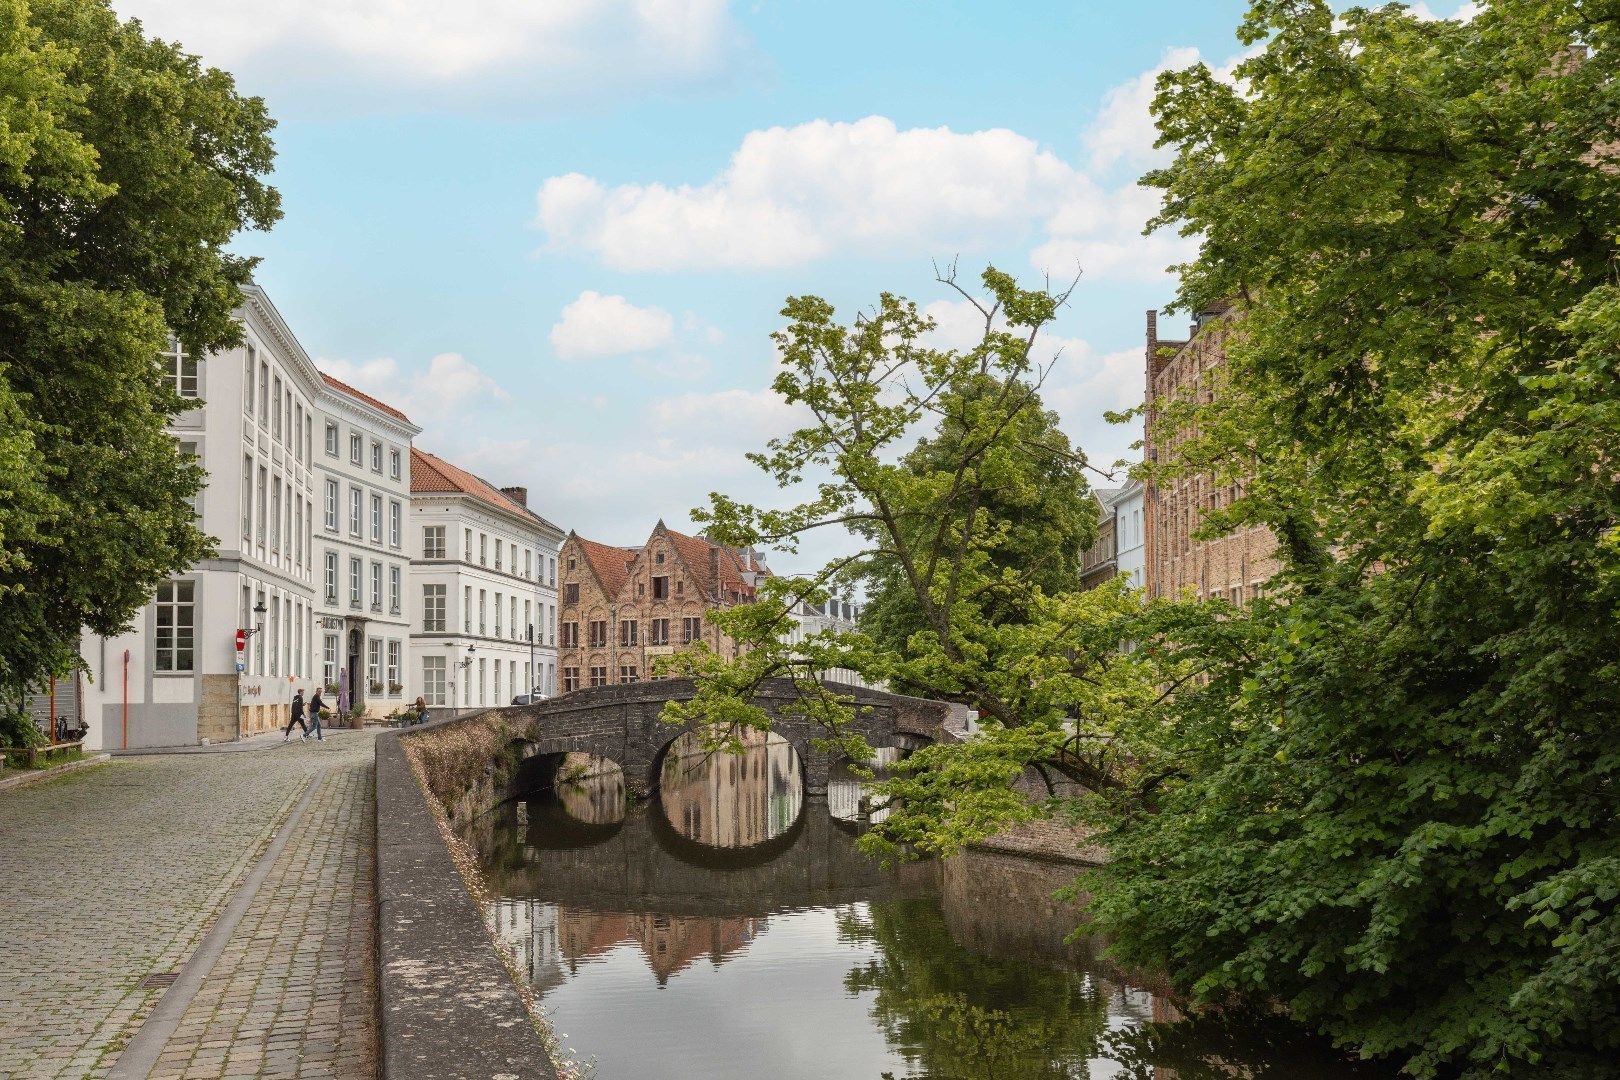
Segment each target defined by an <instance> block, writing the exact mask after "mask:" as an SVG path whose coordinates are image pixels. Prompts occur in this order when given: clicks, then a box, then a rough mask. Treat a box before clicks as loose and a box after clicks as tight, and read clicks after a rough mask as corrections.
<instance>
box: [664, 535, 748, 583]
mask: <svg viewBox="0 0 1620 1080" xmlns="http://www.w3.org/2000/svg"><path fill="white" fill-rule="evenodd" d="M664 532H665V533H667V534H668V536H669V540H670V543H672V544H674V545H675V550H676V551H678V552H680V555H681V559H682V560H683V561H684V562H685V563H686V565H687V568H688V569H690V570H691V571H692V576H693V577H695V578H697V581H698V587H699V588H700V589H702V590H703V594H704V595H705V596H713V595H715V592H716V589H715V581H714V571H715V570H718V571H719V572H720V585H719V592H720V593H722V594H724V593H727V592H736V593H739V594H741V595H742V596H745V597H751V596H753V595H754V587H753V586H752V585H750V584H748V583H747V582H746V581H745V580H743V576H742V575H743V572H744V571H745V570H747V569H750V567H748V566H745V565H744V563H745V561H746V560H745V557H744V556H743V554H742V553H741V552H739V551H737V550H736V549H735V548H729V547H726V546H725V545H724V544H716V543H715V542H714V541H712V540H709V539H707V538H706V537H702V536H687V535H686V534H685V533H678V532H676V531H675V530H674V529H671V528H669V527H667V526H666V527H665V528H664ZM710 552H713V553H714V555H715V559H714V562H713V563H712V564H711V563H710V561H709V553H710ZM724 598H725V597H724V596H723V595H722V599H724Z"/></svg>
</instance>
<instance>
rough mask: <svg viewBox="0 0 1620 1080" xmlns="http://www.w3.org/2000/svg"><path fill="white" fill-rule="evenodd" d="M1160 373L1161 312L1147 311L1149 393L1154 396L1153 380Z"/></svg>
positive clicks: (1155, 310) (1149, 395)
mask: <svg viewBox="0 0 1620 1080" xmlns="http://www.w3.org/2000/svg"><path fill="white" fill-rule="evenodd" d="M1158 374H1159V312H1158V310H1157V309H1154V310H1150V311H1149V312H1148V313H1147V384H1148V385H1147V394H1148V397H1150V398H1151V397H1152V396H1153V380H1154V378H1155V377H1157V376H1158Z"/></svg>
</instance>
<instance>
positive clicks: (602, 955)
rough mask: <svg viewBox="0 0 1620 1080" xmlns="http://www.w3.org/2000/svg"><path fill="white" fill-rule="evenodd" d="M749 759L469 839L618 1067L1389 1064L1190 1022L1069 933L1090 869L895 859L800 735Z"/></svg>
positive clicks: (650, 1071)
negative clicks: (848, 816)
mask: <svg viewBox="0 0 1620 1080" xmlns="http://www.w3.org/2000/svg"><path fill="white" fill-rule="evenodd" d="M732 764H733V763H732V762H731V761H729V760H727V759H726V758H725V757H724V756H716V757H706V756H705V755H702V754H700V753H692V752H690V748H688V752H684V753H682V754H681V755H680V756H678V757H676V759H675V761H674V762H673V763H671V762H669V761H667V760H666V763H665V768H666V770H669V771H668V772H667V773H665V774H663V777H662V778H663V781H664V786H665V790H664V792H663V797H662V798H661V799H660V800H659V801H658V802H657V803H656V804H655V805H654V806H652V807H650V808H640V807H631V808H630V809H629V810H628V811H627V810H626V809H625V803H624V799H623V791H622V787H623V777H622V776H619V775H616V772H615V770H610V769H606V768H603V769H599V770H595V771H594V772H593V773H591V774H590V775H583V774H576V775H575V776H573V778H572V779H571V781H570V782H569V783H568V784H562V783H560V784H559V786H558V791H557V797H556V798H554V799H550V800H543V799H537V800H535V801H532V802H530V803H528V804H527V805H526V806H525V807H519V806H518V805H515V804H513V805H509V806H507V807H506V808H505V809H504V810H503V811H502V812H501V813H499V814H496V815H490V816H488V817H486V818H484V819H481V820H480V821H479V822H478V823H476V825H475V827H474V829H473V831H472V833H471V834H470V835H471V838H472V839H473V840H474V842H475V843H476V844H477V846H478V848H479V850H480V852H481V853H482V855H483V858H484V862H485V872H486V876H487V879H488V881H489V884H490V887H491V891H492V892H493V893H494V894H495V895H497V896H498V897H499V899H497V900H496V901H494V902H493V903H492V904H491V906H490V908H489V911H488V917H489V918H490V921H491V923H492V925H493V926H494V927H495V929H496V931H497V933H498V934H499V936H500V938H501V940H502V941H503V942H504V943H505V944H506V946H507V947H508V948H509V949H511V951H512V952H513V954H514V956H515V957H516V958H517V959H518V961H519V963H520V965H521V967H522V969H523V971H524V972H525V974H526V976H527V977H528V979H529V980H530V981H531V982H532V983H533V985H534V987H535V988H536V989H537V990H538V991H539V992H540V995H541V998H542V1001H543V1002H544V1004H545V1006H546V1008H547V1009H548V1011H550V1012H551V1013H552V1015H553V1018H554V1020H555V1021H556V1023H557V1024H558V1026H559V1028H560V1030H562V1031H566V1032H568V1034H569V1039H568V1042H569V1043H570V1045H572V1046H575V1047H577V1048H578V1049H579V1051H580V1053H581V1054H583V1055H584V1056H586V1057H588V1058H589V1057H594V1058H595V1059H596V1061H597V1072H596V1075H597V1076H599V1077H601V1078H602V1080H615V1078H620V1077H638V1076H657V1077H667V1078H681V1077H704V1078H713V1080H731V1078H737V1080H741V1078H744V1077H747V1078H753V1077H759V1076H772V1077H784V1078H793V1077H804V1078H811V1077H815V1078H820V1077H870V1078H872V1080H878V1078H879V1077H881V1076H892V1077H895V1078H900V1077H906V1078H912V1080H923V1078H931V1080H945V1078H959V1080H989V1078H992V1077H995V1078H1020V1080H1021V1078H1056V1077H1060V1078H1075V1080H1078V1078H1082V1077H1084V1078H1102V1077H1128V1078H1131V1080H1206V1078H1208V1080H1215V1078H1232V1077H1256V1078H1259V1077H1264V1078H1281V1077H1307V1078H1323V1080H1332V1078H1339V1077H1356V1076H1366V1075H1375V1074H1374V1073H1372V1072H1370V1071H1364V1070H1358V1069H1356V1068H1353V1067H1352V1066H1350V1065H1348V1064H1346V1063H1344V1062H1343V1061H1341V1060H1339V1059H1338V1058H1337V1057H1336V1056H1335V1055H1334V1054H1333V1053H1332V1052H1331V1051H1330V1050H1329V1049H1328V1048H1326V1047H1323V1046H1322V1045H1320V1044H1318V1043H1315V1042H1313V1041H1311V1040H1309V1039H1304V1038H1301V1036H1300V1034H1299V1032H1298V1031H1297V1030H1295V1029H1293V1028H1292V1027H1290V1026H1288V1025H1286V1024H1283V1023H1280V1022H1277V1021H1275V1020H1255V1019H1253V1018H1249V1017H1236V1016H1232V1017H1227V1018H1224V1019H1214V1020H1199V1021H1195V1022H1187V1021H1182V1020H1180V1018H1179V1017H1178V1016H1177V1015H1176V1013H1175V1010H1174V1009H1173V1008H1172V1007H1171V1006H1170V1005H1169V1003H1168V1001H1167V1000H1166V999H1165V998H1164V997H1163V996H1161V995H1160V994H1159V993H1157V992H1156V991H1155V990H1154V989H1153V988H1151V987H1147V986H1142V985H1138V984H1137V983H1136V982H1134V981H1133V980H1131V979H1129V978H1126V977H1124V976H1122V975H1121V974H1120V973H1119V972H1117V971H1114V970H1113V969H1111V968H1110V967H1109V966H1108V965H1107V964H1106V963H1104V962H1103V961H1102V960H1101V959H1100V957H1099V956H1098V950H1097V949H1096V948H1095V945H1094V943H1093V942H1091V941H1089V940H1086V939H1080V940H1077V941H1074V942H1067V941H1065V938H1066V936H1067V934H1068V932H1069V931H1070V930H1071V929H1072V928H1073V926H1074V925H1075V923H1076V921H1077V914H1076V912H1075V911H1074V910H1073V909H1072V908H1069V907H1067V906H1066V905H1063V904H1060V903H1058V902H1057V901H1055V900H1053V899H1052V893H1053V891H1054V890H1056V889H1057V888H1058V887H1059V886H1061V885H1064V884H1067V883H1068V882H1069V881H1070V880H1071V878H1072V876H1073V874H1074V873H1075V870H1074V869H1073V868H1069V867H1064V866H1059V865H1053V864H1048V863H1036V862H1031V861H1028V860H1023V859H1017V858H1011V857H1007V856H1002V855H992V854H988V853H977V852H975V853H969V854H967V855H964V856H961V857H959V858H957V859H954V860H951V861H950V862H947V863H945V864H938V863H912V864H907V865H904V866H900V867H897V868H894V869H892V870H884V869H882V868H881V867H879V866H878V865H877V864H876V863H874V862H873V861H872V860H870V859H867V858H866V857H865V856H863V855H861V854H860V852H859V851H858V850H857V849H856V846H855V839H856V835H857V831H856V829H855V828H853V827H852V826H850V825H847V824H844V823H841V822H839V821H837V820H835V819H834V817H833V816H832V814H831V813H830V812H829V811H830V809H831V808H832V806H833V804H834V799H833V797H832V795H831V792H829V799H828V800H827V801H826V802H822V801H820V800H813V799H812V800H806V799H805V798H804V796H803V792H802V787H801V786H800V772H799V768H798V762H797V761H796V760H795V759H794V757H793V752H792V748H791V747H790V746H788V745H787V744H786V743H777V742H771V741H767V740H764V739H761V740H760V741H759V743H758V744H757V745H756V746H752V747H750V750H749V752H748V755H747V756H745V757H742V758H740V759H738V760H737V761H736V769H735V771H733V769H732ZM842 779H843V780H847V781H848V783H849V785H850V786H849V787H848V788H847V789H845V790H846V792H847V794H845V795H841V796H839V797H838V798H839V799H841V800H842V802H841V803H840V804H839V805H840V806H842V807H843V808H845V809H849V808H851V807H853V809H854V810H855V815H856V816H857V817H858V816H859V810H860V805H859V802H860V783H861V780H860V778H859V777H855V776H853V775H850V776H846V777H844V778H842ZM570 784H571V785H572V786H574V787H575V788H577V789H578V790H577V792H576V793H575V794H573V795H569V794H568V793H567V790H566V789H567V787H568V786H570ZM615 808H616V809H615ZM615 815H616V816H615Z"/></svg>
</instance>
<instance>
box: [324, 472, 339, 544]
mask: <svg viewBox="0 0 1620 1080" xmlns="http://www.w3.org/2000/svg"><path fill="white" fill-rule="evenodd" d="M337 500H338V483H337V481H336V480H328V481H327V482H326V531H327V532H337V514H338V511H337Z"/></svg>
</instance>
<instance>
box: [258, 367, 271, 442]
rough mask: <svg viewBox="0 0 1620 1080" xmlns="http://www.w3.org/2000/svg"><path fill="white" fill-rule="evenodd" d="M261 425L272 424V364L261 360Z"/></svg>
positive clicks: (267, 425)
mask: <svg viewBox="0 0 1620 1080" xmlns="http://www.w3.org/2000/svg"><path fill="white" fill-rule="evenodd" d="M259 426H260V427H269V426H270V365H269V364H267V363H265V362H264V361H263V360H260V361H259Z"/></svg>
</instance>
